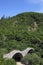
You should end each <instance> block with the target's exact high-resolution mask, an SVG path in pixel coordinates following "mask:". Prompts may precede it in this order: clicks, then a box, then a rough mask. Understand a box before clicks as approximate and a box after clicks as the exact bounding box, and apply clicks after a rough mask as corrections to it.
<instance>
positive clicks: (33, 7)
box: [0, 0, 43, 18]
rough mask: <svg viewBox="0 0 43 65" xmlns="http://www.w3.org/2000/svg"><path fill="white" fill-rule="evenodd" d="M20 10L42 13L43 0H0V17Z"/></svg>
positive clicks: (14, 13) (20, 11) (12, 14)
mask: <svg viewBox="0 0 43 65" xmlns="http://www.w3.org/2000/svg"><path fill="white" fill-rule="evenodd" d="M22 12H41V13H43V0H0V18H1V17H2V16H3V15H5V16H7V17H8V16H15V15H16V14H19V13H22Z"/></svg>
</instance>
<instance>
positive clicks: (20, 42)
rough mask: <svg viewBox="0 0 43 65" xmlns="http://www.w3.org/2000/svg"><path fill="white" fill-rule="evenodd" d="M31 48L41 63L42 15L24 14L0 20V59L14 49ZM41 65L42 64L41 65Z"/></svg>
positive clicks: (42, 43) (42, 52)
mask: <svg viewBox="0 0 43 65" xmlns="http://www.w3.org/2000/svg"><path fill="white" fill-rule="evenodd" d="M27 47H33V48H34V49H35V52H34V53H36V54H37V55H38V56H39V57H40V59H41V60H42V61H41V62H43V14H41V13H35V12H25V13H21V14H18V15H16V16H13V17H8V18H4V17H2V18H1V19H0V53H1V54H0V59H1V60H2V55H3V54H5V53H8V52H10V51H11V50H14V49H19V50H24V49H26V48H27ZM41 65H42V64H41Z"/></svg>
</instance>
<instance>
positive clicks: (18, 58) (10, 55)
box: [3, 48, 34, 61]
mask: <svg viewBox="0 0 43 65" xmlns="http://www.w3.org/2000/svg"><path fill="white" fill-rule="evenodd" d="M30 51H34V48H27V49H25V50H24V51H20V50H14V51H11V52H10V53H8V54H4V55H3V58H5V59H10V58H13V59H15V61H21V60H22V58H23V57H24V56H25V55H26V54H27V53H29V52H30Z"/></svg>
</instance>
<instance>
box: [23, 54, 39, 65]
mask: <svg viewBox="0 0 43 65" xmlns="http://www.w3.org/2000/svg"><path fill="white" fill-rule="evenodd" d="M22 62H23V63H24V64H25V65H39V64H40V57H39V56H38V55H37V54H35V53H32V54H27V55H26V56H25V57H24V58H23V60H22Z"/></svg>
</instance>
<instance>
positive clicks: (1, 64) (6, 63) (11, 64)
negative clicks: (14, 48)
mask: <svg viewBox="0 0 43 65" xmlns="http://www.w3.org/2000/svg"><path fill="white" fill-rule="evenodd" d="M0 65H16V62H15V61H14V60H13V59H8V60H3V61H0Z"/></svg>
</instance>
